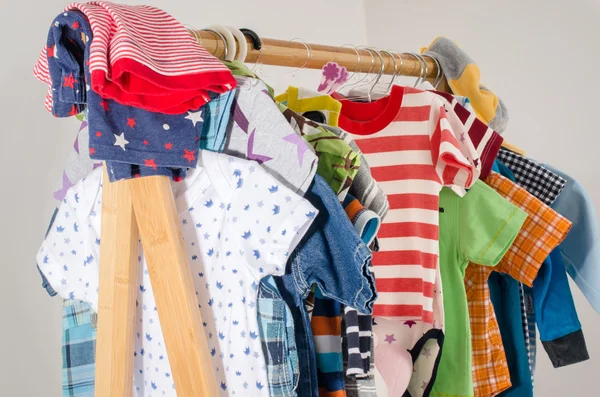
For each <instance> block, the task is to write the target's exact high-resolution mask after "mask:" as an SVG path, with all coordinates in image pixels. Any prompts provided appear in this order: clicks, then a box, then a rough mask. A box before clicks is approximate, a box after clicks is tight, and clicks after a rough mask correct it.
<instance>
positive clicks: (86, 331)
mask: <svg viewBox="0 0 600 397" xmlns="http://www.w3.org/2000/svg"><path fill="white" fill-rule="evenodd" d="M97 318H98V317H97V315H96V313H95V312H94V311H93V310H92V309H91V308H90V306H89V305H88V304H87V303H84V302H81V301H77V300H65V301H64V304H63V340H62V344H63V347H62V350H63V351H62V353H63V354H62V355H63V368H62V390H63V393H62V395H63V397H75V396H77V397H94V374H95V369H96V328H97Z"/></svg>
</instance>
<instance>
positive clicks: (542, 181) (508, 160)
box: [498, 149, 567, 205]
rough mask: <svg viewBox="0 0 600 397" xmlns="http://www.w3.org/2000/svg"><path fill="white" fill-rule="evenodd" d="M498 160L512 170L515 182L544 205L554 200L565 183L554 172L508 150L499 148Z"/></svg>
mask: <svg viewBox="0 0 600 397" xmlns="http://www.w3.org/2000/svg"><path fill="white" fill-rule="evenodd" d="M498 160H500V161H501V162H503V163H504V164H505V165H506V166H507V167H508V169H509V170H511V171H512V173H513V174H514V175H515V180H516V182H517V184H519V185H520V186H522V187H523V188H525V189H526V190H527V191H528V192H529V193H531V194H532V195H534V196H535V197H537V198H538V199H539V200H541V201H542V202H543V203H544V204H546V205H551V204H552V203H553V202H554V200H556V198H557V197H558V195H559V194H560V192H562V190H563V189H564V187H565V185H566V183H567V181H565V180H564V179H563V178H561V177H560V176H558V175H556V174H555V173H554V172H552V171H550V170H548V169H546V168H544V167H542V166H541V165H539V164H537V163H536V162H534V161H533V160H530V159H528V158H527V157H523V156H521V155H519V154H516V153H513V152H511V151H510V150H506V149H500V151H499V152H498Z"/></svg>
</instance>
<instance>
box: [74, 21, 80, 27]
mask: <svg viewBox="0 0 600 397" xmlns="http://www.w3.org/2000/svg"><path fill="white" fill-rule="evenodd" d="M78 28H79V22H77V21H75V22H73V29H78Z"/></svg>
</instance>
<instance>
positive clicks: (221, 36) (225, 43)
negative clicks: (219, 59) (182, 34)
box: [200, 28, 229, 59]
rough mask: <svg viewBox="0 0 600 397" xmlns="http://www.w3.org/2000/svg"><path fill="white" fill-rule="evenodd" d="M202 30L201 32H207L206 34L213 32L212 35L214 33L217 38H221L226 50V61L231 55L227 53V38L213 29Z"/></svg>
mask: <svg viewBox="0 0 600 397" xmlns="http://www.w3.org/2000/svg"><path fill="white" fill-rule="evenodd" d="M200 30H201V31H206V32H211V33H214V34H216V35H217V36H219V38H220V39H221V41H222V42H223V48H224V49H225V54H224V55H223V59H226V58H227V55H229V53H228V51H227V40H225V36H223V35H222V34H221V33H219V32H217V31H216V30H214V29H211V28H204V29H200Z"/></svg>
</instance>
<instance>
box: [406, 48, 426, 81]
mask: <svg viewBox="0 0 600 397" xmlns="http://www.w3.org/2000/svg"><path fill="white" fill-rule="evenodd" d="M407 54H408V55H410V56H412V57H413V58H415V59H416V60H417V62H419V67H420V70H419V77H418V78H417V81H415V85H414V86H413V87H415V88H416V87H417V86H418V85H419V80H420V79H421V76H422V75H423V62H422V61H421V59H419V57H417V55H416V54H415V53H414V52H409V53H407Z"/></svg>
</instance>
